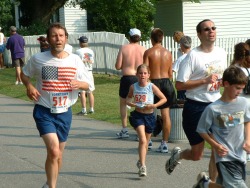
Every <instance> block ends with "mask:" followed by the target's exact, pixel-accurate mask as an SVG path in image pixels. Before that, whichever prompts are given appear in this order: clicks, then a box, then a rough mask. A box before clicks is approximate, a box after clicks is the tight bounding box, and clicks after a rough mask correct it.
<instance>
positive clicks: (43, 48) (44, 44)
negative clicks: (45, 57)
mask: <svg viewBox="0 0 250 188" xmlns="http://www.w3.org/2000/svg"><path fill="white" fill-rule="evenodd" d="M37 40H38V41H39V43H40V51H41V52H46V51H50V46H49V43H48V41H47V39H46V38H45V37H44V36H40V37H39V38H37Z"/></svg>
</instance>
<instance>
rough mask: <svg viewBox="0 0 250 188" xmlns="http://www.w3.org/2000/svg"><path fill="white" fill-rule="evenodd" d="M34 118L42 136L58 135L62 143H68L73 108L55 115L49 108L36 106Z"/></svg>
mask: <svg viewBox="0 0 250 188" xmlns="http://www.w3.org/2000/svg"><path fill="white" fill-rule="evenodd" d="M33 118H34V120H35V122H36V127H37V129H38V131H39V133H40V136H42V135H45V134H48V133H56V134H57V137H58V139H59V141H60V142H66V141H67V138H68V134H69V130H70V127H71V122H72V111H71V108H69V109H68V111H67V112H64V113H60V114H53V113H51V112H50V109H49V108H46V107H44V106H41V105H38V104H36V105H35V107H34V110H33Z"/></svg>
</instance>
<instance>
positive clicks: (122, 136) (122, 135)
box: [116, 130, 129, 138]
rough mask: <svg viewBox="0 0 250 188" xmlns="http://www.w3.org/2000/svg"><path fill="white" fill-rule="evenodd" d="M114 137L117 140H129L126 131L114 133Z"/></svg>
mask: <svg viewBox="0 0 250 188" xmlns="http://www.w3.org/2000/svg"><path fill="white" fill-rule="evenodd" d="M116 136H117V137H118V138H129V134H128V131H122V130H121V132H119V133H116Z"/></svg>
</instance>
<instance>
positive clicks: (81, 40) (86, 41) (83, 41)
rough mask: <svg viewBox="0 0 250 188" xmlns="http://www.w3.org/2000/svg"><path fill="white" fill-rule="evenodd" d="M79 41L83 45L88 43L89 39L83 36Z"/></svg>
mask: <svg viewBox="0 0 250 188" xmlns="http://www.w3.org/2000/svg"><path fill="white" fill-rule="evenodd" d="M77 40H79V41H80V42H82V43H88V38H87V37H86V36H81V37H80V38H79V39H77Z"/></svg>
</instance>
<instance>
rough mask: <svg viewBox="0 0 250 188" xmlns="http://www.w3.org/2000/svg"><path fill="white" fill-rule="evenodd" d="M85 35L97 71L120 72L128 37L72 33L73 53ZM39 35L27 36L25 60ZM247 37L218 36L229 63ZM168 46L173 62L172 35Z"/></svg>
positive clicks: (36, 49) (147, 43)
mask: <svg viewBox="0 0 250 188" xmlns="http://www.w3.org/2000/svg"><path fill="white" fill-rule="evenodd" d="M82 35H85V36H87V37H88V38H89V47H90V48H91V49H93V51H94V53H95V64H94V72H95V73H104V74H120V71H117V70H115V62H116V57H117V54H118V51H119V48H120V47H121V45H123V44H127V43H128V42H129V41H128V40H127V39H126V37H125V35H124V34H118V33H112V32H91V33H90V32H88V33H82V34H74V35H73V34H71V35H70V36H69V41H68V42H69V44H71V45H72V46H73V53H74V51H75V50H77V49H78V48H79V43H78V42H79V41H78V40H77V39H78V38H79V37H80V36H82ZM38 37H39V36H25V37H24V39H25V43H26V46H25V60H26V62H27V61H28V59H29V58H30V57H31V56H32V55H33V54H35V53H38V52H40V48H39V42H38V41H37V38H38ZM191 38H192V47H195V46H198V45H199V43H200V42H199V39H198V38H197V37H191ZM246 40H247V38H217V40H216V43H215V45H216V46H220V47H222V48H224V49H225V50H226V52H227V63H228V65H229V64H230V62H231V61H232V59H233V53H234V45H235V44H237V43H239V42H244V41H246ZM141 45H143V46H145V48H147V49H148V48H150V47H152V44H151V42H150V40H148V41H142V42H141ZM162 45H163V46H164V47H165V48H167V49H168V50H169V51H170V52H171V53H172V57H173V62H174V61H175V60H176V58H177V49H178V45H177V43H175V42H174V41H173V39H172V37H170V36H166V37H165V38H164V41H163V44H162ZM4 59H5V65H6V66H8V67H10V66H11V56H10V52H9V50H5V52H4Z"/></svg>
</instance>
